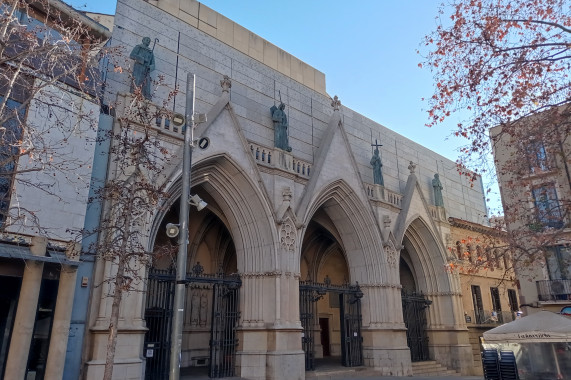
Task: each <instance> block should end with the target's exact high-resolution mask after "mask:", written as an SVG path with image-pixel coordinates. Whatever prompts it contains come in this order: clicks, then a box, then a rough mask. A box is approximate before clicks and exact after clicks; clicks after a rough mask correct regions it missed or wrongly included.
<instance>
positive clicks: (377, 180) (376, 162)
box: [371, 148, 385, 186]
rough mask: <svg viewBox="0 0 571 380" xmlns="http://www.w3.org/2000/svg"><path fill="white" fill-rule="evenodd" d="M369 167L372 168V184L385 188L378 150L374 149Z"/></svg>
mask: <svg viewBox="0 0 571 380" xmlns="http://www.w3.org/2000/svg"><path fill="white" fill-rule="evenodd" d="M371 166H372V167H373V183H374V184H375V185H381V186H385V180H384V179H383V169H382V167H383V163H382V162H381V157H380V156H379V148H375V153H374V154H373V157H372V158H371Z"/></svg>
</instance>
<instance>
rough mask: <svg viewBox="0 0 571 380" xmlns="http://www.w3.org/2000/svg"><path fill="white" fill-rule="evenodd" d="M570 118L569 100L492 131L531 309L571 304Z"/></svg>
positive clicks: (513, 242)
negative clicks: (570, 224)
mask: <svg viewBox="0 0 571 380" xmlns="http://www.w3.org/2000/svg"><path fill="white" fill-rule="evenodd" d="M570 121H571V106H570V105H563V106H560V107H558V108H553V109H550V110H547V111H544V112H542V113H539V114H536V115H534V116H531V117H528V118H526V119H523V120H520V121H518V122H515V123H512V124H510V125H506V126H497V127H494V128H492V129H491V131H490V132H491V137H492V141H493V143H494V157H495V164H496V169H497V173H498V180H499V184H500V190H501V196H502V203H503V206H504V211H505V223H506V227H507V230H508V234H507V238H508V240H509V243H510V246H511V247H512V253H513V255H514V265H515V269H516V272H517V275H518V279H519V287H520V291H521V306H522V309H523V310H524V311H525V312H527V313H532V312H534V311H535V310H541V309H549V310H553V311H559V310H561V308H562V307H563V306H565V305H568V304H570V303H571V247H569V243H570V242H571V229H570V228H569V222H570V219H569V210H570V200H571V175H570V168H569V166H570V164H571V160H570V156H569V153H570V149H571V137H570V134H569V128H570V126H571V122H570Z"/></svg>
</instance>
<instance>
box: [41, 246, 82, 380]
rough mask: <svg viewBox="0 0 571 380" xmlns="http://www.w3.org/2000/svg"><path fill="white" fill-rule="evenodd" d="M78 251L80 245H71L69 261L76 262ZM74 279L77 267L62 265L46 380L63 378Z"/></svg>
mask: <svg viewBox="0 0 571 380" xmlns="http://www.w3.org/2000/svg"><path fill="white" fill-rule="evenodd" d="M80 251H81V245H80V244H73V245H72V246H71V247H70V248H69V249H68V250H67V252H66V256H67V257H68V259H70V260H74V261H77V260H79V253H80ZM76 279H77V267H75V266H70V265H62V268H61V273H60V276H59V287H58V294H57V301H56V309H55V312H54V320H53V325H52V332H51V337H50V348H49V350H48V360H47V363H46V373H45V378H46V379H61V378H62V377H63V368H64V364H65V355H66V351H67V341H68V337H69V324H70V321H71V310H72V307H73V297H74V294H75V281H76Z"/></svg>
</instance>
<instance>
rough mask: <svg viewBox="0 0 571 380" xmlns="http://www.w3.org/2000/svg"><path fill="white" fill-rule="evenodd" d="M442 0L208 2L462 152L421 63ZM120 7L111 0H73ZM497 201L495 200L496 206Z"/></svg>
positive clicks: (363, 100)
mask: <svg viewBox="0 0 571 380" xmlns="http://www.w3.org/2000/svg"><path fill="white" fill-rule="evenodd" d="M440 2H441V0H390V1H389V0H382V1H381V0H359V1H353V2H347V1H341V0H290V1H285V2H273V1H267V0H241V1H238V0H204V1H202V3H203V4H205V5H207V6H208V7H210V8H212V9H214V10H215V11H217V12H218V13H221V14H223V15H224V16H226V17H228V18H230V19H232V20H233V21H235V22H237V23H239V24H240V25H242V26H244V27H245V28H247V29H249V30H251V31H252V32H254V33H256V34H257V35H259V36H260V37H262V38H264V39H266V40H268V41H270V42H271V43H273V44H275V45H277V46H279V47H280V48H282V49H284V50H285V51H287V52H289V53H290V54H293V55H294V56H296V57H297V58H299V59H301V60H302V61H304V62H306V63H308V64H310V65H311V66H313V67H315V68H316V69H318V70H320V71H322V72H323V73H325V77H326V86H327V92H328V93H329V94H330V95H331V96H333V95H338V96H339V99H340V100H341V102H342V103H343V104H344V105H345V106H348V107H350V108H351V109H353V110H355V111H357V112H359V113H361V114H363V115H365V116H367V117H369V118H370V119H372V120H374V121H376V122H378V123H381V124H383V125H384V126H386V127H388V128H390V129H392V130H394V131H396V132H398V133H400V134H402V135H404V136H406V137H408V138H410V139H411V140H414V141H416V142H418V143H420V144H422V145H424V146H426V147H428V148H429V149H432V150H434V151H435V152H437V153H439V154H442V155H443V156H445V157H447V158H449V159H451V160H456V158H457V156H458V152H457V148H458V147H459V146H461V145H463V144H465V140H462V139H459V138H455V137H452V136H451V133H452V132H451V131H452V130H453V129H454V127H455V125H456V124H457V122H458V118H452V119H450V120H448V121H447V122H446V123H445V124H442V125H440V126H438V127H434V128H427V127H426V126H425V123H426V122H427V120H428V117H427V112H426V109H427V108H428V105H427V103H426V102H424V101H422V98H429V97H430V96H431V95H432V93H433V83H434V82H433V78H432V74H431V73H430V71H429V70H428V69H421V68H419V67H418V64H419V62H421V61H422V57H421V56H420V55H418V54H417V53H416V51H417V50H418V49H419V48H420V50H421V51H422V39H423V36H425V35H426V34H428V33H430V32H431V31H432V30H434V29H435V28H436V19H435V18H436V17H437V16H438V5H439V4H440ZM71 5H73V6H75V7H76V8H78V9H87V10H89V11H92V12H101V13H114V11H115V1H113V0H103V1H101V0H100V1H95V0H88V1H87V2H86V1H85V0H73V1H71ZM497 204H499V203H498V201H493V202H491V204H490V205H491V206H492V207H497V206H496V205H497Z"/></svg>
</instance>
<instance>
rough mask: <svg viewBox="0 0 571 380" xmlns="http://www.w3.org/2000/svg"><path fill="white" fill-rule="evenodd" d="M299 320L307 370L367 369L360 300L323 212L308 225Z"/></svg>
mask: <svg viewBox="0 0 571 380" xmlns="http://www.w3.org/2000/svg"><path fill="white" fill-rule="evenodd" d="M300 266H301V270H300V272H301V279H302V280H301V281H300V285H299V288H300V319H301V323H302V327H303V335H302V348H303V350H304V352H305V369H306V370H313V369H315V368H316V366H319V365H320V364H324V365H335V364H337V365H344V366H347V367H353V366H360V365H362V364H363V347H362V337H361V298H362V296H363V293H362V292H361V291H360V289H359V286H358V284H354V285H351V282H350V274H349V267H348V265H347V260H346V257H345V253H344V250H343V247H342V245H341V244H340V238H339V233H338V231H337V230H336V228H335V225H334V223H333V221H332V220H331V219H330V218H329V216H328V215H327V213H326V212H325V211H324V210H323V209H319V210H318V211H317V212H316V213H315V215H314V217H313V218H312V220H311V222H310V223H309V224H308V227H307V230H306V233H305V235H304V239H303V242H302V254H301V261H300Z"/></svg>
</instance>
